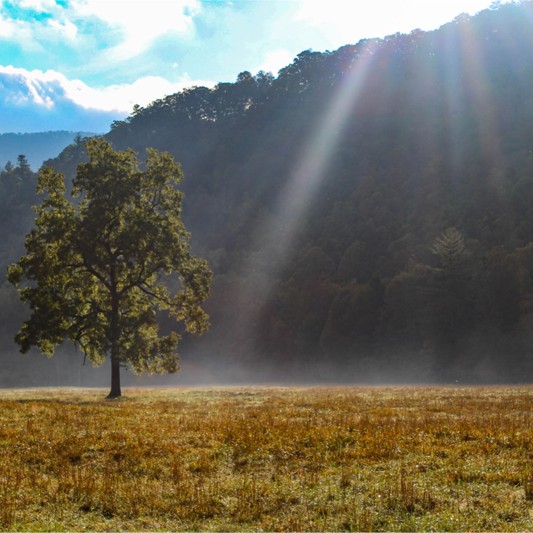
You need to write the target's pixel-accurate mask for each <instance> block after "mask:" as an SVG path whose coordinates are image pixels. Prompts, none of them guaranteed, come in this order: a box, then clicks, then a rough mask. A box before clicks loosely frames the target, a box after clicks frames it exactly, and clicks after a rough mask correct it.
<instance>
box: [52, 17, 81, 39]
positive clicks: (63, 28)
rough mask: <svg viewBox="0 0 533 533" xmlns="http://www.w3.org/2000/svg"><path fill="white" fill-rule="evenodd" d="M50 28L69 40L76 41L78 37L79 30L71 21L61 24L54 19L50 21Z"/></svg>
mask: <svg viewBox="0 0 533 533" xmlns="http://www.w3.org/2000/svg"><path fill="white" fill-rule="evenodd" d="M48 26H50V28H52V29H53V30H54V31H55V32H57V33H59V34H62V35H63V36H65V37H66V38H67V39H70V40H74V39H76V37H77V36H78V28H77V26H76V25H75V24H73V23H72V22H71V21H70V20H65V22H63V23H61V22H59V21H58V20H54V19H52V20H49V21H48Z"/></svg>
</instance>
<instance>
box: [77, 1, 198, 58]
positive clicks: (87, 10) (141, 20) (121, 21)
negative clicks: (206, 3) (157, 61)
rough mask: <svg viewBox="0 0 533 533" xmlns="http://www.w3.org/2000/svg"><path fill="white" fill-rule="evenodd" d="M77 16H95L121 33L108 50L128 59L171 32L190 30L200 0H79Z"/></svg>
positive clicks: (112, 54) (114, 56)
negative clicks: (112, 46) (146, 0)
mask: <svg viewBox="0 0 533 533" xmlns="http://www.w3.org/2000/svg"><path fill="white" fill-rule="evenodd" d="M72 11H73V13H74V14H75V16H79V17H82V18H88V17H96V18H98V19H100V20H101V21H104V22H105V23H107V24H108V25H110V26H112V27H115V28H116V29H118V30H119V31H120V32H121V33H122V41H121V43H120V44H118V45H117V46H115V47H114V48H112V49H111V50H110V51H109V57H110V58H112V59H114V60H122V59H129V58H132V57H134V56H136V55H137V54H139V53H141V52H143V51H144V50H146V49H147V48H148V47H149V46H150V44H151V43H152V42H153V41H154V40H155V39H156V38H158V37H160V36H162V35H165V34H167V33H169V32H175V33H179V34H182V35H183V34H190V33H192V31H193V28H194V24H193V18H194V16H195V15H197V14H198V13H199V12H200V11H201V4H200V1H199V0H151V2H145V1H140V0H77V1H76V2H73V4H72Z"/></svg>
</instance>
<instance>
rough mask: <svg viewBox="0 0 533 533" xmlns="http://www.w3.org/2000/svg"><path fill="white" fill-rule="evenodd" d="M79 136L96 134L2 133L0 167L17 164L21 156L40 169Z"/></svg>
mask: <svg viewBox="0 0 533 533" xmlns="http://www.w3.org/2000/svg"><path fill="white" fill-rule="evenodd" d="M77 135H79V136H82V137H90V136H91V135H94V133H89V132H72V131H47V132H41V133H0V166H1V167H3V166H5V164H6V163H7V162H8V161H11V162H12V163H15V162H16V161H17V157H18V156H19V155H21V154H23V155H25V156H26V159H27V160H28V162H29V164H30V166H31V167H32V168H34V169H38V168H39V167H40V166H41V165H42V164H43V162H44V161H45V160H47V159H50V158H51V157H55V156H57V155H58V154H59V153H60V152H61V151H62V150H63V149H64V148H65V147H66V146H68V145H69V144H71V143H72V142H73V141H74V138H75V137H76V136H77Z"/></svg>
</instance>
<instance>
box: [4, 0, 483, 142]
mask: <svg viewBox="0 0 533 533" xmlns="http://www.w3.org/2000/svg"><path fill="white" fill-rule="evenodd" d="M491 4H492V2H491V0H458V1H457V0H401V1H400V0H231V1H226V0H0V133H5V132H36V131H51V130H70V131H92V132H105V131H108V130H109V125H110V124H111V122H112V121H113V120H120V119H123V118H125V117H126V116H127V115H129V113H130V112H131V110H132V108H133V105H134V104H139V105H141V106H146V105H148V104H149V103H150V102H152V101H153V100H156V99H157V98H162V97H164V96H165V95H167V94H172V93H175V92H177V91H179V90H181V89H183V88H185V87H189V86H193V85H207V86H212V85H214V84H216V83H217V82H219V81H235V79H236V77H237V74H238V73H239V72H242V71H244V70H248V71H250V72H252V73H253V74H255V73H257V72H258V71H260V70H264V71H270V72H272V73H273V74H274V75H276V74H277V71H278V70H279V69H280V68H282V67H284V66H286V65H288V64H289V63H291V62H292V60H293V58H294V57H295V56H296V55H297V54H298V53H299V52H301V51H303V50H307V49H311V50H314V51H319V52H323V51H326V50H336V49H337V48H339V47H340V46H343V45H345V44H355V43H357V42H358V41H359V40H360V39H363V38H371V37H384V36H386V35H390V34H392V33H396V32H402V33H408V32H410V31H412V30H413V29H416V28H420V29H422V30H431V29H435V28H438V27H439V26H441V25H442V24H445V23H446V22H449V21H450V20H453V19H454V18H455V17H456V16H457V15H459V14H461V13H469V14H475V13H477V12H478V11H481V10H483V9H485V8H488V7H490V5H491Z"/></svg>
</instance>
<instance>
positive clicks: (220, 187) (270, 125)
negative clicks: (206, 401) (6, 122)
mask: <svg viewBox="0 0 533 533" xmlns="http://www.w3.org/2000/svg"><path fill="white" fill-rule="evenodd" d="M532 17H533V2H522V3H511V4H504V5H500V6H497V7H495V8H494V9H488V10H485V11H482V12H481V13H479V14H478V15H476V16H474V17H468V16H461V17H458V18H456V19H455V20H454V21H452V22H450V23H448V24H446V25H444V26H442V27H441V28H439V29H438V30H435V31H431V32H422V31H414V32H412V33H411V34H409V35H404V34H395V35H391V36H389V37H386V38H384V39H370V40H363V41H360V42H359V43H357V44H355V45H347V46H344V47H342V48H340V49H338V50H336V51H333V52H325V53H319V52H312V51H309V50H308V51H304V52H302V53H300V54H299V55H298V56H297V58H296V59H295V60H294V62H293V63H291V64H290V65H288V66H287V67H285V68H284V69H282V70H281V71H280V72H279V75H278V76H277V77H273V76H272V75H270V74H265V73H263V72H260V73H258V74H257V75H255V76H253V75H251V74H250V73H248V72H243V73H241V74H240V75H239V76H238V79H237V80H236V82H235V83H220V84H218V85H217V86H215V87H214V88H213V89H208V88H205V87H194V88H191V89H188V90H185V91H183V92H180V93H177V94H174V95H171V96H167V97H165V98H164V99H161V100H157V101H155V102H153V103H152V104H151V105H149V106H147V107H146V108H141V107H136V108H135V110H134V112H133V113H132V115H131V116H130V117H128V118H127V119H126V120H124V121H118V122H115V123H113V125H112V128H111V131H110V132H109V133H108V134H107V135H106V138H107V139H108V140H109V141H110V142H112V144H113V145H114V147H115V148H118V149H124V148H126V147H132V148H133V149H135V150H136V151H138V152H139V153H140V154H141V155H144V149H145V148H146V147H149V146H152V147H155V148H158V149H161V150H168V151H169V152H171V153H172V154H173V155H174V156H175V158H176V159H177V160H179V161H181V162H182V164H183V167H184V171H185V181H184V183H183V189H184V191H185V194H186V197H185V203H184V220H185V224H186V226H187V228H188V229H190V230H191V232H192V235H193V243H194V247H195V252H196V253H197V254H199V255H203V256H204V257H206V258H207V259H208V260H209V262H210V264H211V266H212V268H213V269H214V271H215V279H214V285H213V291H212V295H211V298H210V300H209V303H208V308H209V309H208V310H209V312H210V315H211V321H212V327H211V330H210V332H209V334H207V335H206V336H205V337H204V338H202V339H200V340H198V339H193V340H192V341H191V342H190V343H189V342H188V341H185V342H184V345H183V348H182V353H183V360H184V363H185V365H189V366H191V365H196V368H201V369H203V370H204V371H206V372H208V373H209V375H210V376H214V378H213V379H219V380H220V379H228V380H233V381H238V380H244V379H253V380H278V379H284V380H293V381H294V380H305V379H307V380H313V381H324V380H327V381H343V382H345V381H356V382H376V381H401V382H406V381H408V382H412V381H416V382H433V381H437V382H477V383H479V382H497V381H500V382H501V381H506V382H517V381H530V380H531V377H532V370H533V368H532V358H531V355H530V353H531V352H530V347H531V341H532V338H531V334H532V332H533V328H532V326H533V305H532V304H531V302H532V299H531V295H532V294H533V244H532V243H533V204H532V203H531V198H533V146H532V144H531V143H532V141H531V139H533V90H532V87H533V32H532V31H531V30H532V27H531V20H533V18H532ZM83 151H84V149H83V143H81V142H76V143H74V144H72V145H70V146H69V147H67V148H66V149H65V150H64V151H63V152H62V153H61V154H60V156H59V157H57V158H56V159H54V160H50V161H48V162H47V164H50V165H52V166H54V167H55V168H56V169H57V170H59V171H61V172H63V173H65V175H67V176H69V177H72V176H73V175H74V173H75V169H76V166H77V164H78V163H79V162H80V161H82V160H83V157H84V154H83ZM17 211H19V212H22V207H20V208H18V209H17ZM12 241H13V242H19V241H16V239H15V238H14V237H13V238H12ZM10 250H11V249H10ZM6 291H7V289H6ZM9 294H12V293H9ZM7 297H8V293H7V292H6V298H7ZM9 297H10V298H12V296H9ZM8 322H9V324H13V323H14V319H13V318H12V317H10V318H9V320H8ZM10 327H11V326H10ZM172 379H175V378H172Z"/></svg>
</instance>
